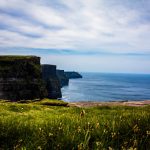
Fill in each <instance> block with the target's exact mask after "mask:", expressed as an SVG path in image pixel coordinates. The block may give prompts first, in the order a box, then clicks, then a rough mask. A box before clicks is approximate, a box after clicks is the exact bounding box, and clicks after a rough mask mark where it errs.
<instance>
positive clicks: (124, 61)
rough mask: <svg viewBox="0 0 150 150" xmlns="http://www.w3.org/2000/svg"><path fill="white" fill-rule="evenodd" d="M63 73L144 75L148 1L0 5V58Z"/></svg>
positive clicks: (16, 0)
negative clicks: (22, 59) (26, 58)
mask: <svg viewBox="0 0 150 150" xmlns="http://www.w3.org/2000/svg"><path fill="white" fill-rule="evenodd" d="M9 54H11V55H16V54H17V55H38V56H41V62H42V63H49V64H56V65H57V66H58V68H60V69H65V70H77V71H83V72H84V71H89V72H90V71H91V72H126V73H128V72H131V73H150V0H0V55H9Z"/></svg>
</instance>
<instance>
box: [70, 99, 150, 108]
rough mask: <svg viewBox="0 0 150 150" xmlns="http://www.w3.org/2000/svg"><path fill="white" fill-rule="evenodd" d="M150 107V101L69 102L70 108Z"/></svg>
mask: <svg viewBox="0 0 150 150" xmlns="http://www.w3.org/2000/svg"><path fill="white" fill-rule="evenodd" d="M146 105H150V100H142V101H113V102H91V101H87V102H86V101H85V102H69V103H68V106H70V107H97V106H134V107H142V106H146Z"/></svg>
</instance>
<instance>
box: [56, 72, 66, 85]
mask: <svg viewBox="0 0 150 150" xmlns="http://www.w3.org/2000/svg"><path fill="white" fill-rule="evenodd" d="M56 74H57V76H58V79H59V81H60V84H61V87H63V86H67V85H68V84H69V78H68V77H67V76H66V74H65V72H64V70H56Z"/></svg>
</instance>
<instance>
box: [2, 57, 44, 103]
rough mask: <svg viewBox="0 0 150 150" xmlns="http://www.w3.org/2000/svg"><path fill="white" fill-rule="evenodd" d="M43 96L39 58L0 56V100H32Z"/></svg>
mask: <svg viewBox="0 0 150 150" xmlns="http://www.w3.org/2000/svg"><path fill="white" fill-rule="evenodd" d="M45 96H46V89H45V86H44V84H43V81H42V72H41V65H40V57H36V56H0V99H7V100H12V101H16V100H27V99H29V100H32V99H37V98H43V97H45Z"/></svg>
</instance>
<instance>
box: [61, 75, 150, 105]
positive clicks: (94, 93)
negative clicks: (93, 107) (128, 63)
mask: <svg viewBox="0 0 150 150" xmlns="http://www.w3.org/2000/svg"><path fill="white" fill-rule="evenodd" d="M81 75H82V76H83V78H82V79H71V80H70V81H69V86H65V87H63V88H62V95H63V97H62V99H63V100H65V101H68V102H77V101H126V100H128V101H130V100H136V101H139V100H150V75H147V74H114V73H81Z"/></svg>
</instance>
